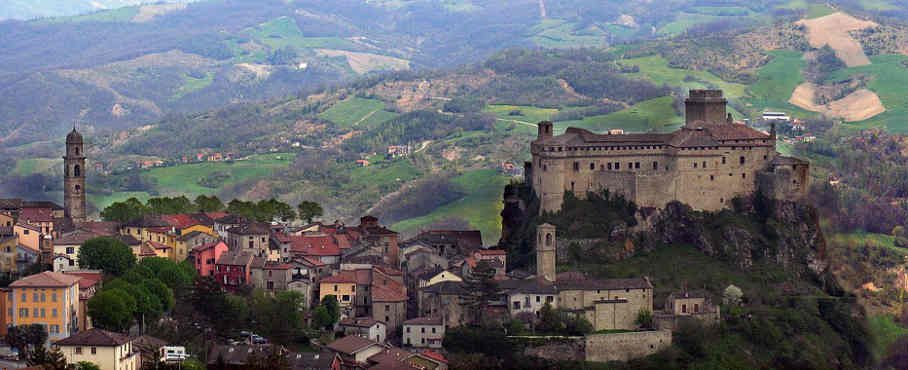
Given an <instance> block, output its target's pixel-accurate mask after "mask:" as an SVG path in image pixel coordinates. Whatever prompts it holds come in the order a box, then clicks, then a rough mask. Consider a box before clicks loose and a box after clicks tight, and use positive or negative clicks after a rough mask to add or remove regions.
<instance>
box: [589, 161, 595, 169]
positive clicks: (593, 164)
mask: <svg viewBox="0 0 908 370" xmlns="http://www.w3.org/2000/svg"><path fill="white" fill-rule="evenodd" d="M594 170H596V164H595V163H593V162H590V171H594Z"/></svg>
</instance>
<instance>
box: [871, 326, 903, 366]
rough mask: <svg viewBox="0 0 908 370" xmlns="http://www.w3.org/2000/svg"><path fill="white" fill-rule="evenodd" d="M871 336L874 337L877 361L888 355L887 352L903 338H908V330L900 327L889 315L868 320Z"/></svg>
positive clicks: (874, 353)
mask: <svg viewBox="0 0 908 370" xmlns="http://www.w3.org/2000/svg"><path fill="white" fill-rule="evenodd" d="M867 324H868V328H869V329H870V335H871V336H872V337H873V342H874V344H875V345H874V347H873V355H874V357H875V358H876V359H877V360H880V359H882V358H883V356H885V355H886V350H887V349H888V348H889V346H891V345H892V344H893V343H895V341H896V340H898V339H899V338H901V337H903V336H908V328H903V327H901V326H899V324H897V323H896V322H895V320H893V317H892V316H889V315H877V316H872V317H869V318H867Z"/></svg>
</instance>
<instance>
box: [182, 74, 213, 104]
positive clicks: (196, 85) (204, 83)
mask: <svg viewBox="0 0 908 370" xmlns="http://www.w3.org/2000/svg"><path fill="white" fill-rule="evenodd" d="M213 82H214V72H205V77H202V78H195V77H192V76H190V75H188V74H187V75H184V76H183V86H180V88H179V89H177V91H176V92H174V93H173V100H178V99H180V98H182V97H184V96H186V95H188V94H190V93H193V92H196V91H199V90H201V89H204V88H206V87H208V86H210V85H211V84H212V83H213Z"/></svg>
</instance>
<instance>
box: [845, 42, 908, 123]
mask: <svg viewBox="0 0 908 370" xmlns="http://www.w3.org/2000/svg"><path fill="white" fill-rule="evenodd" d="M870 60H871V62H872V64H869V65H866V66H860V67H853V68H846V69H842V70H839V71H837V72H836V73H834V74H833V75H832V76H830V79H842V78H846V77H848V76H851V75H855V74H866V75H869V76H871V80H870V82H869V83H868V84H867V87H868V88H870V90H873V91H874V92H876V93H877V95H879V96H880V100H882V101H883V105H884V106H885V107H886V112H884V113H882V114H880V115H878V116H876V117H873V118H871V119H869V120H866V121H863V122H860V123H857V124H854V125H855V126H857V127H876V126H882V127H886V128H887V129H888V130H889V131H891V132H894V133H902V134H904V133H908V94H905V86H908V67H906V65H905V63H908V56H904V55H878V56H874V57H871V58H870Z"/></svg>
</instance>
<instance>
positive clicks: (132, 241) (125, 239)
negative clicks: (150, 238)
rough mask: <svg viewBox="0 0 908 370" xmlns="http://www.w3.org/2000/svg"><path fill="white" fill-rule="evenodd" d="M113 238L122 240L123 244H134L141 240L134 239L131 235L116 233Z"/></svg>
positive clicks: (139, 242)
mask: <svg viewBox="0 0 908 370" xmlns="http://www.w3.org/2000/svg"><path fill="white" fill-rule="evenodd" d="M114 238H115V239H117V240H119V241H121V242H123V244H126V245H128V246H134V245H139V244H142V242H141V241H139V239H136V238H135V237H133V236H132V235H117V236H116V237H114Z"/></svg>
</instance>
